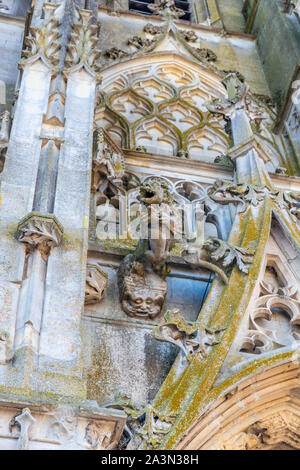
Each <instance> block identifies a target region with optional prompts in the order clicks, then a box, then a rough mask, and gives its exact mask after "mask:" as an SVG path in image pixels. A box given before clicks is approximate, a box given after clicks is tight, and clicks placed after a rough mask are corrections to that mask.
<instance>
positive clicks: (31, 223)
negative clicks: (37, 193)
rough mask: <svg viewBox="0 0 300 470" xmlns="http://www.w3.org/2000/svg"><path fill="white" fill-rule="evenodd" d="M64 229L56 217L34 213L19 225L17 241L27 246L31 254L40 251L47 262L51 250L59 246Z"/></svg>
mask: <svg viewBox="0 0 300 470" xmlns="http://www.w3.org/2000/svg"><path fill="white" fill-rule="evenodd" d="M62 235H63V228H62V226H61V225H60V223H59V222H58V220H57V219H56V217H55V216H54V215H51V214H39V213H37V212H32V213H31V214H29V215H28V216H26V217H25V218H24V219H22V220H21V222H20V223H19V224H18V229H17V239H18V240H19V241H20V242H22V243H24V244H25V245H26V250H27V253H28V254H29V253H30V252H31V251H33V250H34V249H38V250H39V251H40V253H41V255H42V257H43V259H44V260H45V261H47V259H48V256H49V255H50V252H51V250H52V249H53V248H54V247H56V246H59V245H60V243H61V240H62Z"/></svg>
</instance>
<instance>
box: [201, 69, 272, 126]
mask: <svg viewBox="0 0 300 470" xmlns="http://www.w3.org/2000/svg"><path fill="white" fill-rule="evenodd" d="M223 83H224V85H225V86H226V88H227V92H228V99H226V98H222V99H213V100H212V101H211V103H210V104H208V105H207V109H208V110H209V111H210V112H211V113H212V114H221V115H223V116H226V117H228V118H229V119H231V118H232V117H233V116H234V115H235V113H236V111H239V110H241V109H243V110H244V111H245V112H246V114H247V116H248V118H249V119H250V120H251V121H255V122H256V123H260V122H261V121H262V120H264V119H268V118H269V114H268V113H267V112H266V110H265V107H264V106H262V104H263V103H262V102H261V101H260V102H259V100H258V99H257V98H256V97H255V95H253V94H252V93H251V92H250V90H249V86H248V85H247V84H246V83H244V82H242V81H241V80H240V79H239V78H238V76H237V74H236V73H229V74H228V75H227V76H225V78H224V79H223Z"/></svg>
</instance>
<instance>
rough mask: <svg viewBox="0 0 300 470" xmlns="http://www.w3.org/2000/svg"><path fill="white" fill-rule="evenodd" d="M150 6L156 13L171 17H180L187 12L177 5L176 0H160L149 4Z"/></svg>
mask: <svg viewBox="0 0 300 470" xmlns="http://www.w3.org/2000/svg"><path fill="white" fill-rule="evenodd" d="M148 8H149V10H151V11H153V12H154V13H155V14H156V15H160V16H162V17H164V18H170V19H172V18H174V19H175V18H180V17H181V16H183V15H184V14H185V12H184V11H183V10H181V9H180V8H177V7H176V6H175V2H174V0H158V2H157V3H154V4H150V5H148Z"/></svg>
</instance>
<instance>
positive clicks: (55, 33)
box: [20, 3, 61, 68]
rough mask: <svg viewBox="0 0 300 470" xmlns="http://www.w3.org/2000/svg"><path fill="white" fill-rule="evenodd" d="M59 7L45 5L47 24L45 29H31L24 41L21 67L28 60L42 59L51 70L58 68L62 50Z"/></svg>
mask: <svg viewBox="0 0 300 470" xmlns="http://www.w3.org/2000/svg"><path fill="white" fill-rule="evenodd" d="M59 6H60V5H52V4H49V3H46V4H45V6H44V12H45V24H44V26H43V28H36V27H31V28H30V29H29V36H26V37H25V40H24V43H25V46H26V49H25V50H23V58H22V59H21V61H20V66H24V65H25V64H26V63H27V61H28V60H32V59H33V58H36V59H38V58H41V59H42V60H43V61H44V62H45V63H46V64H47V65H48V66H49V67H50V68H57V67H58V64H59V51H60V49H61V44H60V40H59V39H60V35H59V26H60V19H59V18H58V17H57V16H56V14H55V13H56V10H57V9H58V8H59Z"/></svg>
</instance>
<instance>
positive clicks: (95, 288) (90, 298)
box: [84, 264, 107, 305]
mask: <svg viewBox="0 0 300 470" xmlns="http://www.w3.org/2000/svg"><path fill="white" fill-rule="evenodd" d="M106 288H107V273H106V272H105V271H103V270H102V269H101V268H100V266H99V265H98V264H88V265H87V275H86V287H85V300H84V303H85V304H86V305H90V304H97V303H99V302H101V300H103V298H104V296H105V292H106Z"/></svg>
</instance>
